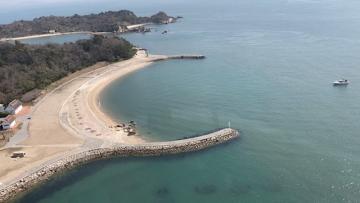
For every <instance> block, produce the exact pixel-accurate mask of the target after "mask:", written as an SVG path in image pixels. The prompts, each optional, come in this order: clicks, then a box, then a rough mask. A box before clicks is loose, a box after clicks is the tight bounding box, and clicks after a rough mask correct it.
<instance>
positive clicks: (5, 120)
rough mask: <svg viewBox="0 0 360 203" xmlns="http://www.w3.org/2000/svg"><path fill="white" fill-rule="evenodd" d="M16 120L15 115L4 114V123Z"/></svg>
mask: <svg viewBox="0 0 360 203" xmlns="http://www.w3.org/2000/svg"><path fill="white" fill-rule="evenodd" d="M15 120H16V117H15V116H12V115H8V116H6V118H5V119H4V123H5V122H6V123H12V122H13V121H15Z"/></svg>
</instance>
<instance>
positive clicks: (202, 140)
mask: <svg viewBox="0 0 360 203" xmlns="http://www.w3.org/2000/svg"><path fill="white" fill-rule="evenodd" d="M237 137H239V132H238V131H237V130H234V129H231V128H225V129H221V130H219V131H216V132H213V133H210V134H206V135H202V136H198V137H193V138H189V139H183V140H177V141H169V142H153V143H145V144H140V145H114V146H112V147H108V148H96V149H89V150H84V151H82V152H77V153H73V154H70V155H67V156H65V157H63V158H61V159H58V160H57V161H54V162H52V163H49V164H45V165H44V166H43V167H40V168H39V169H37V170H35V171H33V172H29V173H28V174H25V175H23V176H22V177H19V178H18V179H17V180H15V181H13V182H12V183H8V184H7V185H4V186H3V187H2V188H0V202H6V201H8V200H10V199H12V198H14V197H15V196H16V195H18V194H19V193H23V192H26V191H29V190H30V189H31V188H32V187H33V186H34V185H36V184H38V183H42V182H44V181H46V180H48V179H49V178H50V177H52V176H53V175H56V174H59V173H60V172H64V171H66V170H69V169H71V168H74V167H76V166H79V165H81V164H84V163H88V162H90V161H94V160H99V159H107V158H112V157H127V156H135V157H141V156H144V157H145V156H162V155H169V154H179V153H185V152H193V151H199V150H202V149H205V148H208V147H211V146H214V145H218V144H221V143H225V142H228V141H230V140H233V139H235V138H237Z"/></svg>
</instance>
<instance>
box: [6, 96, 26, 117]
mask: <svg viewBox="0 0 360 203" xmlns="http://www.w3.org/2000/svg"><path fill="white" fill-rule="evenodd" d="M22 108H23V106H22V103H21V101H19V100H17V99H15V100H13V101H12V102H10V103H9V105H8V106H7V107H6V109H5V111H6V112H7V113H9V114H12V115H15V114H18V113H19V112H20V111H21V110H22Z"/></svg>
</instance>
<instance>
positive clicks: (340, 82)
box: [333, 79, 350, 86]
mask: <svg viewBox="0 0 360 203" xmlns="http://www.w3.org/2000/svg"><path fill="white" fill-rule="evenodd" d="M349 83H350V81H349V80H345V79H342V80H336V81H335V82H333V85H334V86H340V85H348V84H349Z"/></svg>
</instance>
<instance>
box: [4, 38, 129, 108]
mask: <svg viewBox="0 0 360 203" xmlns="http://www.w3.org/2000/svg"><path fill="white" fill-rule="evenodd" d="M135 52H136V51H135V50H134V49H133V45H132V44H130V43H129V42H128V41H126V40H125V39H122V38H118V37H104V36H95V37H93V38H92V39H89V40H79V41H77V42H73V43H66V44H47V45H26V44H21V43H19V42H16V43H15V44H10V43H0V103H8V102H9V101H11V100H12V99H14V98H20V97H21V95H23V94H24V93H26V92H28V91H30V90H33V89H42V88H44V87H46V86H47V85H49V84H50V83H52V82H54V81H56V80H58V79H60V78H62V77H64V76H66V75H68V74H69V73H72V72H75V71H77V70H80V69H82V68H85V67H88V66H91V65H93V64H95V63H97V62H100V61H108V62H115V61H118V60H123V59H129V58H131V57H132V56H133V55H134V54H135Z"/></svg>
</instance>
